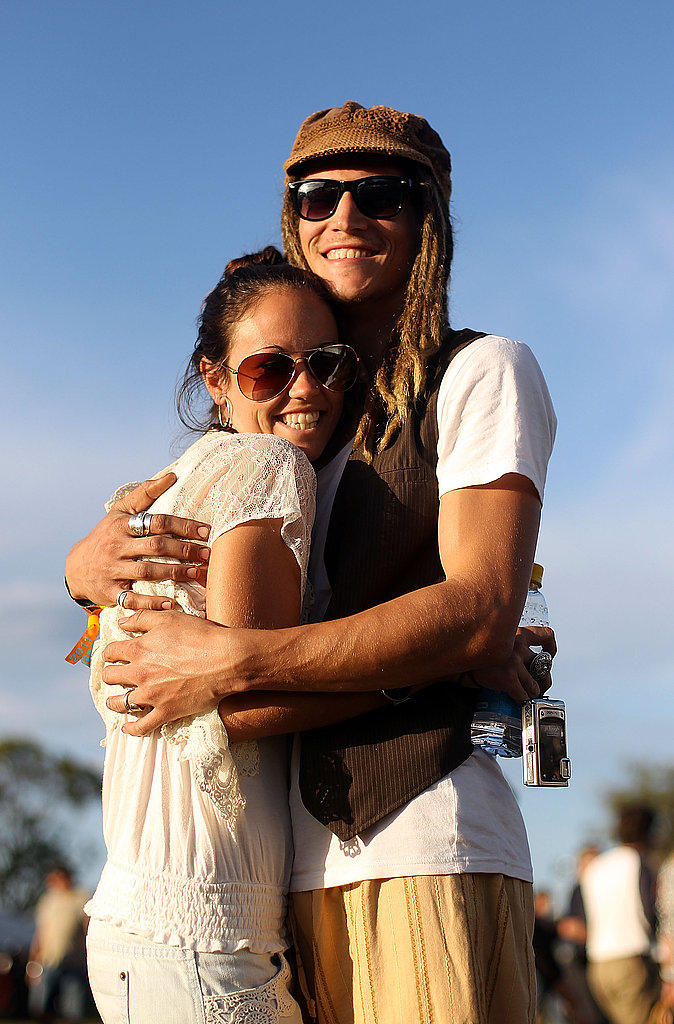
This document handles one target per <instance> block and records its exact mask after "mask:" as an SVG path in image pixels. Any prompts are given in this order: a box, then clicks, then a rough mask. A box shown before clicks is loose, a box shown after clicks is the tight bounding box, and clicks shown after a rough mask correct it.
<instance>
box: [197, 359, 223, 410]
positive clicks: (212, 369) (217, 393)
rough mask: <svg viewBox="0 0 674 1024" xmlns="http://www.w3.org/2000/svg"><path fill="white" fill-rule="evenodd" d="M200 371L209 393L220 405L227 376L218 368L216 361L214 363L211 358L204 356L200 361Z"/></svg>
mask: <svg viewBox="0 0 674 1024" xmlns="http://www.w3.org/2000/svg"><path fill="white" fill-rule="evenodd" d="M199 373H200V374H201V376H202V379H203V382H204V384H205V385H206V388H207V390H208V393H209V395H210V396H211V398H212V399H213V401H214V402H215V403H216V405H220V404H221V403H222V399H223V396H224V394H225V391H226V388H225V376H224V374H223V372H222V370H220V369H218V367H217V366H216V365H215V363H212V362H211V361H210V359H206V358H205V357H204V358H203V359H202V360H201V362H200V363H199Z"/></svg>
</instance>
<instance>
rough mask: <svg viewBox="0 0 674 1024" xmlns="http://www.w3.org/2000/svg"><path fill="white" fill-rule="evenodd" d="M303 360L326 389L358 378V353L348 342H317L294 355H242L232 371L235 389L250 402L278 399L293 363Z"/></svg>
mask: <svg viewBox="0 0 674 1024" xmlns="http://www.w3.org/2000/svg"><path fill="white" fill-rule="evenodd" d="M298 363H305V364H306V367H307V369H308V370H309V372H310V374H311V376H312V377H313V378H314V379H315V380H317V381H318V383H319V384H320V385H321V387H324V388H326V389H327V390H328V391H348V390H349V388H350V387H353V385H354V384H355V383H356V379H357V377H358V356H357V355H356V352H355V350H354V349H352V348H351V346H350V345H321V346H320V347H319V348H314V349H311V351H309V352H305V353H304V354H303V355H301V356H297V358H293V357H292V356H290V355H288V353H287V352H255V353H254V355H252V356H246V358H245V359H242V360H241V362H240V363H239V365H238V367H237V369H236V370H233V369H232V367H231V366H225V370H229V372H230V373H233V374H235V375H236V382H237V384H238V385H239V391H240V392H241V394H242V395H243V396H244V398H249V399H250V400H251V402H269V401H271V399H272V398H278V396H279V395H280V394H282V393H283V392H284V391H285V389H286V388H287V387H288V386H289V384H290V382H291V381H292V380H293V379H294V378H295V375H296V373H297V364H298Z"/></svg>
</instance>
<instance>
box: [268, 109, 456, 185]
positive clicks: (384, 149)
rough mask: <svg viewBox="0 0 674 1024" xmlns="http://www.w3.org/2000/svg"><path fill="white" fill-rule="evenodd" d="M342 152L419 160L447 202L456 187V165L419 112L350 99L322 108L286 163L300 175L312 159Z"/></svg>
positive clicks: (308, 121)
mask: <svg viewBox="0 0 674 1024" xmlns="http://www.w3.org/2000/svg"><path fill="white" fill-rule="evenodd" d="M342 153H351V154H359V153H363V154H364V153H371V154H374V155H382V156H391V157H401V158H404V159H405V160H414V161H415V162H416V163H418V164H422V165H423V166H424V167H427V168H428V169H429V170H430V171H431V172H432V174H433V177H434V178H435V180H436V182H437V184H438V186H439V188H440V192H441V193H442V196H443V198H444V199H445V202H447V203H448V202H449V197H450V195H451V192H452V179H451V170H452V164H451V160H450V156H449V153H448V152H447V150H446V149H445V147H444V145H443V143H442V139H441V138H440V136H439V135H438V133H437V132H436V131H434V130H433V129H432V128H431V126H430V125H429V123H428V121H425V120H424V118H423V117H417V115H416V114H404V113H403V112H402V111H400V110H393V109H392V108H391V107H362V106H361V105H360V103H354V101H353V100H348V102H347V103H345V104H344V106H343V107H331V108H330V109H329V110H319V111H317V112H316V113H315V114H311V115H310V116H309V117H308V118H307V119H306V121H304V122H303V123H302V125H301V127H300V130H299V132H298V133H297V138H296V139H295V142H294V144H293V148H292V151H291V153H290V156H289V157H288V159H287V160H286V162H285V163H284V165H283V169H284V170H285V172H286V175H287V177H289V178H292V177H296V176H297V175H298V174H300V173H301V170H300V167H301V165H302V164H304V163H307V162H308V161H309V160H317V159H320V158H321V157H326V156H339V155H340V154H342Z"/></svg>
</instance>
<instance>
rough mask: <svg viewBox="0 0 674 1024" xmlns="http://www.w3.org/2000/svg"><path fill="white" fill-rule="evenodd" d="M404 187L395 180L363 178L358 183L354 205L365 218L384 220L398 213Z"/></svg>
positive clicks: (401, 204)
mask: <svg viewBox="0 0 674 1024" xmlns="http://www.w3.org/2000/svg"><path fill="white" fill-rule="evenodd" d="M403 199H404V185H403V184H402V183H401V182H400V181H398V180H397V179H395V178H394V179H391V178H364V179H363V180H362V181H360V182H359V183H358V188H357V190H356V205H357V206H358V209H359V210H360V212H361V213H363V214H365V216H366V217H373V218H375V219H377V220H386V219H387V218H389V217H395V215H396V214H397V213H400V211H401V209H402V206H403Z"/></svg>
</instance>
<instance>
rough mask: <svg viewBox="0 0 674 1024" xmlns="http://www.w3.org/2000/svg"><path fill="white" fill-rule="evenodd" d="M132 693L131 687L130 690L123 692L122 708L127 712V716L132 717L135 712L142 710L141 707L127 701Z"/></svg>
mask: <svg viewBox="0 0 674 1024" xmlns="http://www.w3.org/2000/svg"><path fill="white" fill-rule="evenodd" d="M132 693H133V687H132V688H131V689H130V690H127V691H126V692H125V694H124V707H125V709H126V711H127V714H129V715H134V714H135V713H136V711H142V710H143V708H142V705H140V704H135V703H134V702H133V701H132V700H129V696H130V695H131V694H132Z"/></svg>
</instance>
